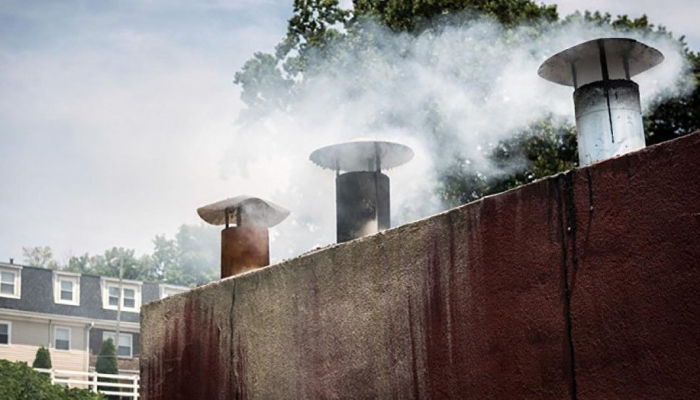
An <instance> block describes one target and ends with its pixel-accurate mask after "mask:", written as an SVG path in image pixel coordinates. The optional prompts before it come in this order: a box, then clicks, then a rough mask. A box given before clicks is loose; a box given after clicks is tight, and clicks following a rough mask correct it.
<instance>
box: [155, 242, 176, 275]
mask: <svg viewBox="0 0 700 400" xmlns="http://www.w3.org/2000/svg"><path fill="white" fill-rule="evenodd" d="M178 262H179V254H178V248H177V242H176V241H175V240H173V239H168V238H166V237H165V235H157V236H156V237H155V238H154V239H153V254H152V255H151V263H152V271H153V279H154V280H156V281H163V280H165V279H167V278H166V274H171V273H172V272H171V271H173V270H175V269H177V265H178Z"/></svg>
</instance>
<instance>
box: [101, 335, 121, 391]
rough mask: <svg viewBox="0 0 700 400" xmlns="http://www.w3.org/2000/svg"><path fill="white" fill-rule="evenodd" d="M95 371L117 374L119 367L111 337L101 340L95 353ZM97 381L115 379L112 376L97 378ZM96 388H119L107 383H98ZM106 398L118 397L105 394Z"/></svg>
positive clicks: (105, 381)
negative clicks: (98, 350) (98, 349)
mask: <svg viewBox="0 0 700 400" xmlns="http://www.w3.org/2000/svg"><path fill="white" fill-rule="evenodd" d="M95 372H97V373H98V374H111V375H117V374H119V368H118V366H117V349H116V348H115V347H114V342H113V341H112V339H111V338H110V339H107V340H105V341H103V342H102V346H101V347H100V352H99V353H98V354H97V360H96V361H95ZM98 381H99V382H103V383H114V382H116V380H115V379H112V378H99V379H98ZM98 389H99V390H100V391H109V392H111V391H114V392H116V391H119V388H116V387H112V386H109V385H99V386H98ZM107 398H108V399H117V398H118V397H114V396H107Z"/></svg>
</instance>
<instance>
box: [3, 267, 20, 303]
mask: <svg viewBox="0 0 700 400" xmlns="http://www.w3.org/2000/svg"><path fill="white" fill-rule="evenodd" d="M21 274H22V268H21V267H15V266H12V267H9V266H2V267H0V296H2V297H12V298H15V299H19V297H20V276H21Z"/></svg>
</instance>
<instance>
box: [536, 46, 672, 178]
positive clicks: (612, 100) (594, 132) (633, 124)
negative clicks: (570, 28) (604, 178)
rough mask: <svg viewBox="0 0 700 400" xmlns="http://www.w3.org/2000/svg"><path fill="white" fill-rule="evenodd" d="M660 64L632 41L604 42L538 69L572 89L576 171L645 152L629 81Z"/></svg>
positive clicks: (635, 89)
mask: <svg viewBox="0 0 700 400" xmlns="http://www.w3.org/2000/svg"><path fill="white" fill-rule="evenodd" d="M663 59H664V56H663V55H662V54H661V52H659V51H658V50H656V49H654V48H652V47H649V46H647V45H645V44H643V43H640V42H637V41H636V40H633V39H623V38H602V39H595V40H591V41H588V42H584V43H581V44H578V45H576V46H574V47H571V48H569V49H567V50H564V51H562V52H561V53H557V54H555V55H553V56H552V57H550V58H549V59H547V61H545V62H544V63H543V64H542V65H541V66H540V68H539V70H538V71H537V73H538V74H539V75H540V76H541V77H542V78H544V79H547V80H548V81H552V82H554V83H559V84H561V85H566V86H573V87H574V89H575V90H574V109H575V113H576V128H577V131H578V154H579V165H588V164H592V163H594V162H597V161H601V160H604V159H607V158H610V157H614V156H618V155H622V154H626V153H629V152H632V151H636V150H639V149H642V148H644V147H645V142H644V126H643V125H642V111H641V106H640V102H639V86H638V85H637V84H636V83H635V82H633V81H632V80H630V78H631V77H632V76H634V75H637V74H639V73H641V72H644V71H646V70H648V69H650V68H652V67H654V66H656V65H658V64H660V63H661V62H662V61H663Z"/></svg>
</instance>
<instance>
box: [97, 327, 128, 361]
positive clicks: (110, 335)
mask: <svg viewBox="0 0 700 400" xmlns="http://www.w3.org/2000/svg"><path fill="white" fill-rule="evenodd" d="M116 337H117V332H113V331H102V342H103V343H104V341H106V340H107V339H112V342H115V343H114V347H115V350H116V351H117V358H134V335H132V334H131V333H126V332H119V339H121V338H123V337H127V338H129V355H128V356H120V355H119V343H116Z"/></svg>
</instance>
